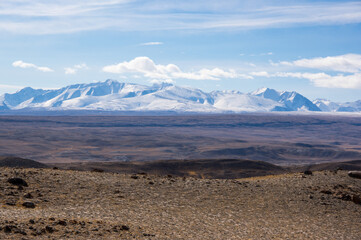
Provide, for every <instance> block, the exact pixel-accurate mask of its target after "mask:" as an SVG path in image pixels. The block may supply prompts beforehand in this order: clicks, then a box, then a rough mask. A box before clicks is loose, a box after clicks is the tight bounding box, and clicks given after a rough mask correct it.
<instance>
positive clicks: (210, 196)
mask: <svg viewBox="0 0 361 240" xmlns="http://www.w3.org/2000/svg"><path fill="white" fill-rule="evenodd" d="M13 177H18V178H21V179H23V180H25V181H26V183H27V185H28V186H27V187H26V186H23V187H18V186H16V185H13V184H11V183H9V182H8V179H9V178H13ZM0 190H1V191H0V201H1V203H0V204H1V211H0V228H1V231H0V239H227V240H228V239H360V229H361V205H360V203H357V202H358V200H359V197H360V196H361V179H354V178H351V177H349V176H347V172H346V171H338V172H334V171H322V172H314V173H313V175H303V174H300V173H295V174H286V175H278V176H266V177H258V178H245V179H239V180H218V179H212V180H209V179H194V178H190V177H187V178H178V177H172V176H167V177H160V176H152V175H142V174H138V175H128V174H115V173H99V172H88V171H83V172H79V171H64V170H53V169H18V168H0ZM24 202H30V203H34V204H35V207H34V206H32V205H31V204H28V205H27V207H25V206H23V203H24ZM32 207H34V208H32Z"/></svg>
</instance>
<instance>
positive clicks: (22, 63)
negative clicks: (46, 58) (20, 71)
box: [12, 60, 54, 72]
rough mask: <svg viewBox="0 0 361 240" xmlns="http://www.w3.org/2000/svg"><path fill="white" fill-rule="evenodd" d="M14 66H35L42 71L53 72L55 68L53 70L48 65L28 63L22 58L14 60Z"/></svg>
mask: <svg viewBox="0 0 361 240" xmlns="http://www.w3.org/2000/svg"><path fill="white" fill-rule="evenodd" d="M12 65H13V67H20V68H34V69H36V70H38V71H41V72H53V71H54V70H52V69H51V68H48V67H39V66H37V65H35V64H33V63H26V62H23V61H21V60H19V61H15V62H13V64H12Z"/></svg>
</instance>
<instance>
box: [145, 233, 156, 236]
mask: <svg viewBox="0 0 361 240" xmlns="http://www.w3.org/2000/svg"><path fill="white" fill-rule="evenodd" d="M143 236H144V237H155V235H154V234H149V233H143Z"/></svg>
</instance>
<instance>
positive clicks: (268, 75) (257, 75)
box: [249, 71, 270, 77]
mask: <svg viewBox="0 0 361 240" xmlns="http://www.w3.org/2000/svg"><path fill="white" fill-rule="evenodd" d="M249 74H250V75H252V76H255V77H270V74H269V73H268V72H266V71H260V72H250V73H249Z"/></svg>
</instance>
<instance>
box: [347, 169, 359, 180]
mask: <svg viewBox="0 0 361 240" xmlns="http://www.w3.org/2000/svg"><path fill="white" fill-rule="evenodd" d="M348 175H349V176H350V177H352V178H359V179H361V171H349V172H348Z"/></svg>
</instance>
